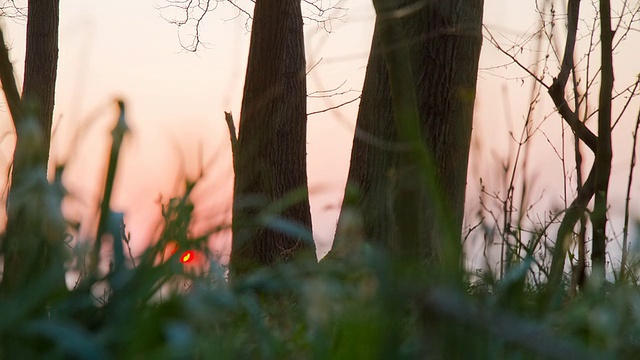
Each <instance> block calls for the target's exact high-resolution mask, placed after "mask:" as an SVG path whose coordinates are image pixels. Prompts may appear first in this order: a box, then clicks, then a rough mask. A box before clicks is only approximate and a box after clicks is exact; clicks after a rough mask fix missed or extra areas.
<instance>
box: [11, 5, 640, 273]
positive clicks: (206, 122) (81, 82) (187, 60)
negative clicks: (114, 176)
mask: <svg viewBox="0 0 640 360" xmlns="http://www.w3.org/2000/svg"><path fill="white" fill-rule="evenodd" d="M22 2H23V3H26V1H22ZM19 3H20V2H19ZM325 3H328V1H325ZM558 3H559V2H558ZM164 4H165V3H163V1H162V0H136V1H130V0H112V1H107V2H100V3H99V4H97V3H94V2H89V1H81V0H65V1H62V3H61V10H60V14H61V18H60V21H61V24H60V29H61V30H60V61H59V73H58V84H57V99H56V109H55V127H56V132H55V134H54V147H53V150H52V159H51V160H52V162H54V163H59V162H66V163H67V164H68V171H67V173H66V175H65V179H64V180H65V185H66V186H67V187H68V188H69V190H70V191H71V193H72V194H73V195H74V198H73V199H71V200H70V201H69V204H71V203H75V204H76V205H80V206H68V207H67V209H68V210H69V211H68V215H69V216H70V217H75V218H77V219H82V220H84V222H85V224H84V226H85V229H91V228H92V227H93V226H95V224H93V223H91V221H93V220H91V219H92V215H91V214H94V213H95V211H96V209H97V204H98V196H99V194H100V192H101V188H102V183H103V181H104V180H103V178H104V161H105V159H106V156H107V154H106V151H107V148H106V146H107V142H106V140H107V139H108V132H109V131H110V129H111V127H112V126H113V124H114V120H115V116H116V114H115V106H113V105H112V103H113V100H114V99H115V98H116V97H121V98H123V99H124V100H125V101H126V104H127V109H128V121H129V124H130V126H131V128H132V136H131V137H130V138H129V140H128V143H127V145H126V151H125V155H124V156H123V159H124V160H123V163H122V166H121V168H120V169H119V175H120V177H119V181H118V182H117V184H116V186H117V188H116V194H115V199H114V204H113V207H114V208H116V209H117V210H120V211H124V212H125V213H126V220H127V224H128V227H129V229H130V230H131V232H132V237H133V241H134V245H135V249H134V250H136V251H140V250H141V249H143V248H144V246H146V245H147V243H148V241H149V239H151V238H152V237H153V235H154V234H155V233H156V232H157V229H158V228H157V225H158V223H157V222H158V220H159V217H160V208H159V205H158V204H157V202H156V200H157V199H158V198H159V196H160V195H162V198H163V199H165V200H166V199H167V198H168V197H170V196H173V195H175V194H178V193H179V192H180V191H181V184H182V182H183V179H184V177H185V176H187V177H189V178H191V179H194V178H196V177H197V176H198V175H199V174H200V173H201V172H202V173H203V174H204V178H203V180H201V183H200V184H199V186H198V187H197V188H196V191H195V202H196V214H195V216H196V224H195V225H194V231H195V232H198V231H204V230H206V229H207V228H210V227H211V226H212V225H216V224H220V223H224V222H226V223H228V221H229V210H230V204H231V190H232V181H233V175H232V171H231V154H230V150H229V137H228V132H227V129H226V125H225V123H224V120H223V111H229V110H230V111H232V112H233V114H234V115H235V117H236V119H238V118H239V112H240V102H241V97H242V87H243V84H244V72H245V66H246V58H247V54H248V45H249V34H248V32H247V31H246V29H245V27H244V25H245V19H244V18H242V17H241V18H238V19H235V20H230V19H233V17H234V16H235V15H236V12H235V10H234V9H233V8H232V7H229V6H224V5H220V6H219V8H218V9H216V10H215V11H214V12H211V13H209V14H208V15H207V17H206V19H205V22H204V23H203V24H202V27H201V31H202V39H203V41H204V42H205V44H206V47H202V48H201V49H200V50H198V52H197V53H195V54H194V53H190V52H186V51H184V50H182V49H181V47H180V43H179V40H178V33H177V29H176V27H175V26H174V25H171V24H169V23H168V22H167V21H166V20H165V19H163V18H162V17H161V14H160V12H159V10H157V6H161V5H164ZM341 5H342V6H343V7H347V8H348V9H349V11H348V12H347V14H346V16H344V18H342V19H340V20H334V21H333V22H332V23H331V25H332V28H331V32H330V33H327V32H326V31H324V30H321V29H318V27H317V25H316V24H314V23H309V24H307V27H306V31H305V35H306V46H307V47H306V51H307V66H308V68H311V67H312V65H314V64H316V63H318V62H319V63H318V64H317V66H315V67H314V68H313V70H312V71H311V72H310V73H309V77H308V89H309V93H312V92H314V91H319V90H327V89H332V88H336V87H338V86H339V85H341V84H343V83H344V84H343V85H342V86H341V87H340V89H339V90H337V92H341V93H342V92H344V94H342V95H340V96H336V97H331V98H323V99H310V100H309V111H310V112H311V111H317V110H320V109H323V108H326V107H330V106H335V105H337V104H339V103H342V102H344V101H347V100H350V99H353V98H355V97H356V96H358V94H359V91H360V89H361V87H362V81H363V78H364V71H365V65H366V61H367V56H368V51H369V47H370V41H371V34H372V31H373V23H374V12H373V8H372V6H371V4H370V2H369V1H367V0H347V1H343V2H342V4H341ZM583 9H585V11H587V10H588V4H585V5H584V6H583ZM559 12H560V11H559ZM585 14H586V13H585ZM165 15H170V14H166V13H165ZM585 16H589V15H588V14H587V15H585ZM537 21H538V17H537V15H536V13H535V6H534V2H533V1H531V0H487V1H485V17H484V22H485V24H486V26H487V27H488V28H489V29H490V31H492V32H493V33H494V35H499V34H501V35H502V37H501V38H500V40H501V42H502V43H503V44H509V41H515V40H517V39H520V38H522V37H524V36H525V35H526V34H530V33H532V32H534V31H535V30H536V29H537V27H538V26H539V25H538V24H537ZM581 26H582V25H581ZM3 28H4V29H7V32H8V34H7V38H8V39H9V41H10V44H11V46H12V51H11V57H12V61H13V63H14V66H15V67H16V71H17V74H18V75H17V76H18V78H19V79H21V76H22V75H21V74H22V72H23V71H22V68H23V61H24V37H25V26H24V24H23V23H16V22H13V21H10V20H4V27H3ZM186 35H188V34H187V33H184V32H183V33H182V40H183V42H188V41H189V38H188V36H186ZM637 41H638V36H637V32H636V33H632V36H631V37H630V38H629V39H628V40H627V43H629V44H633V43H635V44H637V43H638V42H637ZM530 47H534V46H533V45H531V46H530ZM633 48H634V45H630V46H627V47H626V48H622V49H621V50H620V51H619V53H617V54H616V61H618V62H617V63H616V64H617V65H616V80H617V82H616V89H618V90H620V89H623V88H624V87H626V86H627V85H629V84H630V83H633V81H634V74H636V73H637V72H638V70H640V69H638V66H637V65H636V64H637V62H634V61H633V60H634V59H636V58H637V51H635V50H634V49H633ZM579 50H581V51H584V50H585V48H584V47H583V48H579ZM523 56H524V57H523V58H522V59H523V60H525V63H527V57H526V56H527V52H524V54H523ZM508 63H509V61H508V59H507V58H506V57H504V56H502V55H500V54H499V53H498V52H497V51H495V49H494V48H493V47H492V45H491V44H489V43H487V42H486V41H485V44H484V45H483V51H482V56H481V71H480V73H479V81H478V95H477V100H476V116H475V126H474V145H473V147H472V155H471V164H470V170H469V190H468V196H467V199H468V204H467V206H466V207H467V211H468V212H469V213H470V214H474V212H475V211H476V210H477V208H478V200H477V199H478V190H479V185H478V184H479V180H478V179H479V178H480V177H482V178H483V180H484V182H485V185H486V187H487V190H488V191H490V192H500V193H501V194H504V192H505V184H504V182H501V181H500V179H501V178H503V176H502V175H500V172H501V170H500V169H501V166H502V162H504V161H505V160H506V159H507V158H508V156H507V154H508V153H509V151H510V150H512V149H514V147H515V143H514V141H513V140H511V138H510V135H509V131H513V132H514V133H515V134H516V135H517V134H519V132H520V129H521V128H522V124H523V119H524V117H525V115H526V112H527V105H528V103H529V101H530V93H531V83H532V82H531V81H528V80H525V81H524V82H522V81H521V78H523V77H524V73H523V72H521V71H519V70H518V69H517V68H516V67H514V66H508V67H496V66H498V65H501V64H508ZM549 72H550V73H551V74H556V73H557V69H556V68H555V67H554V65H552V66H550V69H549ZM547 80H550V78H548V79H547ZM20 83H21V80H20ZM549 83H550V82H549ZM551 105H552V103H551V101H550V99H548V96H547V95H546V94H544V93H543V94H542V97H541V100H540V105H539V108H538V111H537V112H536V123H537V124H539V123H541V122H542V119H543V118H544V116H545V115H548V114H551V113H552V107H551ZM357 108H358V106H357V102H355V103H352V104H350V105H347V106H345V107H342V108H341V109H339V110H335V111H331V112H326V113H322V114H318V115H313V116H310V117H309V123H308V127H309V133H308V154H309V160H308V163H309V170H308V174H309V184H310V190H311V193H312V195H311V205H312V213H313V219H314V235H315V237H316V241H317V244H318V252H319V253H320V254H324V253H325V252H326V251H327V250H328V249H329V247H330V243H331V239H332V237H333V232H334V230H335V223H336V218H337V215H338V210H339V205H340V202H341V197H342V192H343V189H344V182H345V180H346V172H347V169H348V161H349V155H350V147H351V141H352V137H353V127H354V123H355V117H356V113H357ZM637 110H638V104H637V103H632V105H631V107H630V110H629V115H630V116H628V117H626V118H624V120H623V122H622V123H621V124H620V125H619V126H618V127H617V128H616V130H615V132H614V133H615V136H616V140H615V142H614V146H616V148H615V149H614V156H615V160H614V163H615V168H614V178H613V179H612V190H613V193H612V196H611V202H612V212H613V213H615V214H616V215H615V216H617V218H619V214H620V213H621V212H620V211H621V210H620V209H622V200H623V198H624V193H623V191H624V188H625V187H626V185H625V179H626V176H627V175H626V172H627V171H628V168H627V165H626V164H628V159H629V154H630V147H629V144H630V138H631V135H630V132H631V128H632V121H633V120H634V119H635V114H636V112H637ZM1 116H2V118H3V121H2V125H1V126H2V129H0V131H2V132H5V131H8V130H9V129H10V128H11V126H10V122H9V119H8V117H7V114H6V113H4V114H2V115H1ZM88 124H91V126H88ZM590 124H591V125H594V124H595V122H594V121H593V120H592V123H590ZM561 126H562V124H561V122H560V120H559V118H558V117H557V116H552V117H550V118H549V119H547V120H546V121H544V123H543V124H542V126H541V127H540V132H539V133H537V134H536V135H535V137H534V139H533V142H532V148H531V150H530V154H531V159H530V161H529V164H528V165H527V166H528V169H527V173H526V176H527V177H528V178H529V179H530V180H533V181H534V182H533V184H532V187H531V188H530V191H531V198H532V200H535V199H537V198H539V197H541V198H542V201H541V202H540V206H539V207H538V208H536V209H537V211H538V213H537V214H538V215H539V216H541V217H544V216H545V215H544V213H543V212H542V210H543V209H549V207H550V206H551V205H553V206H556V207H559V206H561V205H562V201H563V200H562V198H561V197H562V196H563V189H562V179H563V169H562V163H561V161H560V160H559V159H558V156H557V155H556V153H555V151H554V147H555V149H556V150H557V149H561V148H562V141H561ZM80 129H84V130H83V131H82V132H81V133H80V136H79V140H78V141H77V142H74V141H73V139H74V137H75V134H77V133H78V132H79V131H80ZM542 132H544V134H543V133H542ZM545 135H546V137H545ZM568 135H569V134H568V133H567V139H569V137H568ZM547 138H548V139H549V141H547ZM71 144H74V145H73V146H71ZM551 144H552V145H553V146H551ZM11 146H12V141H11V139H10V138H7V139H5V141H3V143H2V145H1V147H0V163H1V164H3V165H4V166H6V164H8V159H9V158H10V156H11V152H12V150H11ZM572 146H573V145H572V143H571V142H570V140H567V142H566V143H565V147H566V149H567V152H570V151H571V149H572ZM567 159H568V160H567V161H568V162H569V164H571V163H572V160H570V159H572V156H570V155H568V156H567ZM2 169H4V168H2ZM5 173H6V172H5ZM518 176H521V175H518ZM520 181H522V179H521V178H519V179H517V183H518V182H520ZM634 190H635V193H636V194H637V190H638V186H634ZM570 197H571V196H570ZM633 204H634V206H637V204H638V203H637V202H634V203H633ZM71 209H76V210H71ZM634 214H637V211H634ZM468 222H469V223H473V222H474V219H473V216H469V221H468ZM616 231H617V232H620V231H621V226H617V227H616ZM212 248H213V249H215V250H217V251H219V252H221V253H222V254H226V255H228V253H229V251H230V244H229V237H228V234H222V235H221V236H219V237H217V238H215V239H214V240H212ZM479 249H480V248H478V247H477V246H471V247H470V251H480V250H479ZM473 266H475V265H473Z"/></svg>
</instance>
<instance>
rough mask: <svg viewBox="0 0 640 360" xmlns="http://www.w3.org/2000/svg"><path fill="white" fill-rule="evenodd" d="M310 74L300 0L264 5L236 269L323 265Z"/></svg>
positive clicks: (253, 68)
mask: <svg viewBox="0 0 640 360" xmlns="http://www.w3.org/2000/svg"><path fill="white" fill-rule="evenodd" d="M306 96H307V93H306V74H305V54H304V36H303V24H302V13H301V8H300V1H299V0H279V1H265V0H257V1H256V5H255V9H254V17H253V25H252V31H251V43H250V50H249V61H248V65H247V73H246V78H245V87H244V96H243V101H242V113H241V117H240V126H239V134H238V141H237V144H236V148H235V151H234V167H235V173H236V178H235V187H234V203H233V245H232V253H231V263H230V267H231V271H232V273H233V274H235V275H241V274H244V273H247V272H249V271H251V270H252V269H255V268H259V267H262V266H268V265H273V264H276V263H280V262H283V261H290V260H294V259H306V260H309V261H316V254H315V245H314V243H313V240H312V239H311V238H310V234H311V212H310V208H309V200H308V195H307V192H308V186H307V173H306V130H307V123H306V121H307V115H306V113H307V111H306Z"/></svg>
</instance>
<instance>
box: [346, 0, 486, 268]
mask: <svg viewBox="0 0 640 360" xmlns="http://www.w3.org/2000/svg"><path fill="white" fill-rule="evenodd" d="M395 4H396V6H395V8H394V9H392V10H390V11H387V12H386V13H384V14H380V13H379V14H378V22H377V24H376V29H375V31H374V37H373V44H372V49H371V53H370V56H369V63H368V66H367V72H366V75H365V82H364V88H363V93H362V99H361V102H360V110H359V113H358V119H357V123H356V134H355V137H354V142H353V148H352V152H351V164H350V168H349V176H348V181H347V184H348V185H347V194H351V193H352V192H353V191H356V192H357V194H356V196H355V197H353V199H355V203H350V202H349V201H345V203H344V204H343V211H344V209H345V207H348V206H356V208H357V209H359V210H360V212H361V213H362V215H363V219H364V230H365V234H366V237H367V239H368V240H369V241H370V242H372V243H374V244H378V245H380V246H381V247H383V248H385V249H390V250H392V252H393V253H394V254H395V256H399V257H401V258H402V257H405V256H416V255H417V256H419V257H420V258H421V259H434V260H436V261H438V260H439V259H440V257H441V255H442V254H441V252H442V249H443V246H448V245H451V244H446V243H444V242H445V241H451V242H456V243H457V244H454V247H458V248H459V247H461V245H460V244H459V240H460V233H461V227H462V220H463V215H464V198H465V190H466V175H467V164H468V157H469V147H470V141H471V128H472V119H473V106H474V100H475V87H476V79H477V71H478V60H479V55H480V47H481V44H482V31H481V24H482V11H483V1H482V0H456V1H447V2H443V1H434V0H428V1H416V0H397V1H395ZM380 17H396V18H398V19H399V20H400V22H401V24H402V29H403V31H404V36H405V42H406V44H399V45H398V46H403V45H407V46H408V47H409V50H410V57H411V67H412V72H413V77H414V82H413V84H407V86H413V87H414V89H415V92H416V96H417V108H418V109H417V110H418V114H419V117H420V126H421V137H422V140H423V142H424V146H425V147H426V149H427V151H428V152H430V153H431V157H432V158H433V160H434V164H435V169H434V172H435V173H434V174H432V176H433V177H434V180H435V183H436V188H437V189H438V192H439V193H440V194H431V193H430V191H423V192H422V195H421V196H420V207H421V208H420V210H419V220H420V223H419V224H409V223H407V221H405V220H406V219H403V218H402V216H401V214H402V209H397V208H396V207H397V204H398V203H399V202H398V200H399V198H400V197H402V194H403V189H406V188H408V187H409V188H410V187H416V186H421V185H420V184H418V183H416V181H420V180H419V179H420V177H418V176H415V175H416V171H417V170H416V169H411V168H410V167H404V166H402V164H401V162H399V159H400V158H401V156H400V155H401V154H402V153H403V152H405V151H407V149H406V148H405V147H406V144H403V143H401V142H399V141H398V140H399V137H398V133H397V131H396V127H395V126H394V114H393V109H392V96H391V91H390V82H389V76H388V71H387V65H388V64H386V62H385V60H384V56H383V54H384V52H386V51H393V49H388V48H384V47H383V46H382V45H381V41H380V37H381V29H380ZM434 195H441V196H434ZM349 198H351V196H347V197H346V198H345V199H347V200H348V199H349ZM438 198H440V199H438ZM437 201H443V202H444V205H446V206H447V207H448V208H449V211H448V212H449V213H450V214H451V215H452V218H453V219H450V220H452V228H453V229H454V232H455V233H454V234H447V231H446V230H445V229H444V228H443V227H444V226H443V221H445V220H447V219H438V216H441V215H442V214H437V211H436V209H437V208H438V207H439V205H438V204H436V202H437ZM440 205H442V204H440ZM398 210H400V211H398ZM341 221H342V218H341V220H340V222H341ZM340 222H339V225H338V228H340V227H341V224H340ZM408 226H409V227H412V228H413V229H414V231H415V232H417V233H416V234H414V238H413V239H411V238H407V236H406V235H402V234H406V231H403V228H405V227H408ZM445 235H447V236H445ZM449 236H453V237H455V239H448V238H445V237H449ZM336 241H348V239H339V237H337V239H336ZM336 245H337V246H338V247H341V246H342V245H341V244H336ZM458 251H459V250H458Z"/></svg>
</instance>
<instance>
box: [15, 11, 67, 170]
mask: <svg viewBox="0 0 640 360" xmlns="http://www.w3.org/2000/svg"><path fill="white" fill-rule="evenodd" d="M28 6H29V7H28V14H27V16H28V17H27V52H26V55H25V68H24V84H23V87H22V99H23V100H24V101H25V102H26V104H27V105H28V106H32V107H33V108H34V109H35V112H34V114H35V115H36V117H37V119H38V121H39V123H40V126H41V129H42V134H43V137H44V143H43V150H44V151H45V158H48V157H49V147H50V144H51V125H52V121H53V106H54V103H55V88H56V75H57V69H58V25H59V17H60V16H59V13H60V0H29V4H28Z"/></svg>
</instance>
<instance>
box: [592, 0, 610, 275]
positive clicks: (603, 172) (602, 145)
mask: <svg viewBox="0 0 640 360" xmlns="http://www.w3.org/2000/svg"><path fill="white" fill-rule="evenodd" d="M600 21H601V23H600V31H601V35H600V46H601V49H600V51H601V54H602V59H601V61H602V71H601V81H600V99H599V110H598V145H597V148H596V149H597V151H596V158H595V169H596V174H595V175H596V178H595V202H594V206H593V215H592V217H591V221H592V223H593V251H592V252H591V261H592V263H593V272H594V274H596V273H599V275H601V276H602V277H603V278H604V274H605V251H606V243H607V234H606V226H607V193H608V188H609V177H610V175H611V158H612V156H613V155H612V150H611V93H612V90H613V64H612V63H613V60H612V56H613V55H612V51H613V50H612V42H613V31H612V30H611V4H610V1H609V0H600Z"/></svg>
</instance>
